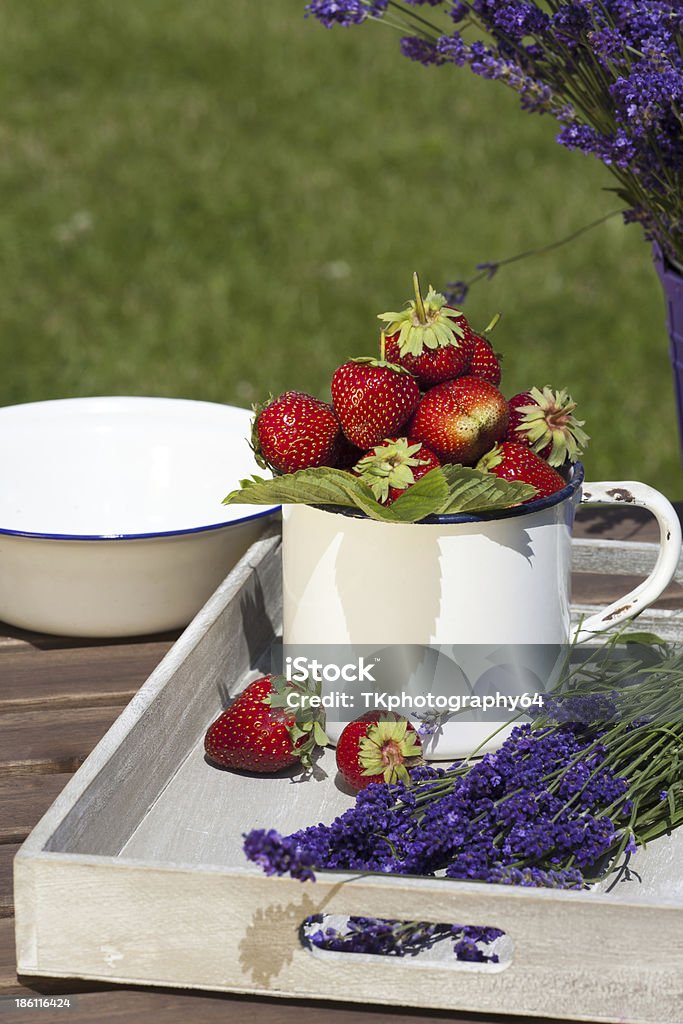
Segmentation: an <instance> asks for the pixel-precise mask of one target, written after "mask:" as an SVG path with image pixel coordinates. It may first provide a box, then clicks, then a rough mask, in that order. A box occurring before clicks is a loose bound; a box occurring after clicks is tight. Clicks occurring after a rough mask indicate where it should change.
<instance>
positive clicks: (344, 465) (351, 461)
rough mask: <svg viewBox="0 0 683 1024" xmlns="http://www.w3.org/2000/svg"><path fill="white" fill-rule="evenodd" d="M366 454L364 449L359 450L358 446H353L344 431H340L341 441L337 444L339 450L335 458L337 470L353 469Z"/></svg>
mask: <svg viewBox="0 0 683 1024" xmlns="http://www.w3.org/2000/svg"><path fill="white" fill-rule="evenodd" d="M364 454H365V452H364V450H363V449H362V448H358V447H357V445H355V444H351V442H350V441H349V439H348V437H346V435H345V434H344V432H343V431H341V430H340V431H339V440H338V442H337V448H336V451H335V456H334V463H333V465H334V466H335V468H336V469H351V467H352V466H355V465H356V463H357V462H358V460H359V459H362V458H363V455H364Z"/></svg>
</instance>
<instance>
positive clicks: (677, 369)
mask: <svg viewBox="0 0 683 1024" xmlns="http://www.w3.org/2000/svg"><path fill="white" fill-rule="evenodd" d="M653 255H654V263H655V269H656V270H657V273H658V274H659V280H660V281H661V282H662V288H663V289H664V298H665V301H666V325H667V329H668V331H669V358H670V359H671V368H672V370H673V373H674V387H675V389H676V409H677V412H678V434H679V437H680V439H681V451H682V452H683V276H681V274H679V273H678V272H677V271H676V270H673V269H672V268H671V267H670V266H667V264H666V262H665V260H664V257H663V256H662V253H661V250H660V249H659V247H658V246H654V250H653Z"/></svg>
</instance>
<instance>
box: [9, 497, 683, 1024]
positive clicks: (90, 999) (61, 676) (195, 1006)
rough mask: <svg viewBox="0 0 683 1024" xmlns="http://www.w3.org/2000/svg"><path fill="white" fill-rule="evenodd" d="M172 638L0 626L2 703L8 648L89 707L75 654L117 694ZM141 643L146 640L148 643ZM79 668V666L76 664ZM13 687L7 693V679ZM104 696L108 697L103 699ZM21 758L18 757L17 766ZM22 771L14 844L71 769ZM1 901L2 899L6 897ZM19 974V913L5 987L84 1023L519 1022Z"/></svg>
mask: <svg viewBox="0 0 683 1024" xmlns="http://www.w3.org/2000/svg"><path fill="white" fill-rule="evenodd" d="M576 535H577V536H588V537H591V538H594V539H598V538H608V539H609V538H616V537H619V538H620V539H628V540H635V541H642V542H645V543H648V542H652V541H654V540H655V539H656V530H655V529H654V528H653V524H652V522H651V520H650V517H649V516H647V515H646V514H643V513H641V511H640V510H638V509H627V508H624V509H615V510H613V509H582V510H581V511H580V515H579V521H578V523H577V529H576ZM631 582H632V581H631V580H628V579H624V578H623V577H622V578H621V579H614V578H612V580H611V581H609V580H607V581H606V580H605V577H604V575H603V574H602V573H600V574H597V576H596V578H593V577H591V576H589V575H586V574H583V575H582V576H577V577H576V580H575V591H574V597H575V600H578V601H585V602H586V603H592V604H606V603H609V601H611V600H613V599H614V598H615V597H617V596H618V595H619V594H620V593H622V592H623V590H624V589H626V588H627V587H629V586H630V585H631ZM670 590H671V591H672V592H671V593H668V594H667V597H666V599H665V600H664V601H663V602H660V603H662V604H663V605H664V606H667V607H669V608H673V609H676V608H678V607H679V606H680V598H679V595H678V594H677V593H676V592H673V588H670ZM641 623H642V620H639V624H641ZM173 639H174V638H173V637H172V636H164V637H157V638H150V639H149V640H148V641H146V642H145V641H143V640H141V641H135V642H132V643H131V642H130V641H123V642H121V643H116V642H111V641H106V642H104V643H101V642H97V641H90V640H87V641H78V640H73V639H66V638H55V637H44V636H39V635H36V634H29V633H26V632H24V631H21V630H15V629H13V628H11V627H3V626H1V625H0V658H2V661H0V709H1V708H2V696H3V694H4V692H5V689H6V687H5V681H6V680H7V679H9V678H10V676H9V672H6V671H5V670H6V668H7V666H8V665H9V656H10V654H11V653H14V654H16V653H17V652H19V653H21V654H22V657H23V656H24V655H25V654H26V653H28V654H29V655H30V656H31V657H34V664H35V665H36V668H37V666H38V664H39V663H40V665H41V666H45V667H44V668H41V669H40V673H44V674H41V676H40V678H42V679H45V680H46V689H45V691H44V692H45V693H48V692H49V693H51V694H52V695H53V699H54V700H56V701H60V700H61V701H65V702H66V703H62V704H61V707H64V708H66V707H67V706H70V707H74V708H79V707H80V708H83V707H87V706H89V707H90V708H91V709H92V708H93V703H95V702H97V701H101V693H100V692H97V691H95V693H93V690H92V687H90V688H88V680H87V678H86V677H85V676H86V674H85V673H84V674H82V675H81V677H80V678H81V682H82V683H83V684H84V686H83V688H82V690H81V692H80V694H79V693H78V692H77V689H76V688H75V687H74V688H70V685H69V683H70V677H71V676H72V674H73V672H72V663H73V662H78V661H79V659H87V658H89V657H91V656H92V657H93V658H94V661H93V662H92V671H93V676H94V678H95V679H97V678H99V676H100V673H101V674H102V676H103V677H106V678H109V679H110V680H111V683H110V684H107V683H106V682H105V684H104V685H105V686H107V685H110V693H111V694H117V693H118V694H119V695H121V694H123V693H124V692H125V688H126V687H127V686H133V687H134V686H135V685H139V684H140V683H142V682H143V681H144V679H145V678H146V676H147V675H148V674H149V670H150V668H151V666H150V664H149V662H148V661H147V660H146V659H149V661H152V662H153V661H154V659H155V658H156V660H158V661H160V660H161V658H162V657H163V655H164V654H165V653H166V651H167V650H168V648H169V646H170V644H171V643H172V641H173ZM121 648H136V651H135V656H134V657H132V658H129V657H128V653H127V652H124V653H123V654H119V652H120V651H121ZM144 648H146V651H145V650H144ZM62 653H63V654H65V657H64V660H59V658H58V659H57V660H56V661H53V660H52V659H54V658H55V656H57V655H61V654H62ZM110 655H113V658H111V659H110V657H109V656H110ZM72 659H73V662H72ZM117 659H120V660H119V661H118V664H119V666H121V665H123V664H125V665H126V669H125V672H126V673H127V674H126V675H125V678H123V677H120V678H117V676H116V671H115V670H113V671H111V673H110V669H109V666H110V665H111V664H112V662H113V661H116V660H117ZM138 659H139V660H138ZM136 664H137V669H136ZM47 666H49V667H47ZM20 671H23V670H20ZM75 674H76V675H78V672H76V673H75ZM136 676H137V678H136ZM24 678H26V677H24ZM48 681H49V682H48ZM7 691H8V692H9V684H8V686H7ZM88 694H90V695H88ZM92 697H94V701H93V703H89V702H90V700H91V698H92ZM9 699H11V700H16V694H15V697H12V698H9ZM108 699H109V698H106V697H105V698H104V700H105V701H106V700H108ZM113 699H114V700H117V699H118V698H117V697H113ZM19 700H20V701H21V694H19ZM38 700H39V697H38ZM22 706H23V704H22ZM35 706H36V705H35V704H32V707H33V708H35ZM106 706H107V705H106V704H101V706H100V709H99V710H103V708H104V707H106ZM7 710H10V708H9V707H8V708H7ZM11 710H12V711H13V712H16V711H17V710H18V708H17V707H16V704H15V705H14V706H13V707H12V708H11ZM1 722H2V714H1V712H0V724H1ZM15 724H16V723H15ZM37 726H38V728H39V723H37V720H36V718H35V717H34V716H33V714H31V715H29V716H27V717H26V718H25V720H24V727H25V736H26V747H27V749H28V748H29V747H31V746H32V742H31V733H32V732H33V731H34V729H35V728H36V727H37ZM90 726H91V727H93V730H94V732H96V728H95V724H94V721H93V720H90ZM100 728H101V730H102V731H104V729H105V728H106V722H105V721H104V720H100ZM93 734H94V733H93ZM96 738H97V737H96ZM2 752H3V748H2V747H1V746H0V756H1V755H2ZM39 763H40V764H42V765H44V766H45V768H44V769H43V770H46V771H52V772H54V771H58V770H59V766H58V765H57V764H56V762H55V761H54V759H50V758H49V757H44V756H43V757H42V758H41V759H39ZM48 766H49V767H48ZM17 767H18V766H17V765H15V770H16V769H17ZM26 770H27V771H28V772H29V774H25V773H24V772H23V771H17V773H16V774H13V775H9V776H5V777H2V776H0V842H4V843H5V844H12V843H16V842H18V841H20V840H21V839H22V838H23V837H24V835H25V833H26V831H27V829H28V828H29V827H31V826H32V825H33V824H35V822H36V821H37V819H38V817H40V815H41V814H42V813H43V811H44V810H45V807H46V805H47V804H48V803H49V802H51V799H52V797H53V795H54V793H55V792H56V791H57V789H59V788H61V785H62V784H63V782H65V781H66V780H67V779H68V778H69V776H68V775H65V774H61V775H35V774H30V773H32V772H33V771H34V770H35V765H34V764H32V763H31V762H30V761H28V762H26ZM70 770H72V769H70ZM43 782H45V783H49V784H51V785H52V787H53V789H52V790H50V792H49V793H48V791H47V790H45V789H42V790H41V788H40V786H39V785H38V784H39V783H43ZM14 783H16V787H17V788H16V791H15V790H13V784H14ZM4 898H5V903H7V901H8V894H7V893H6V894H5V897H4ZM0 905H2V904H1V903H0ZM396 966H398V965H396ZM22 981H23V984H22V983H21V982H19V981H18V980H17V978H16V974H15V958H14V943H13V922H12V920H11V918H0V995H2V994H3V993H7V994H9V993H15V994H18V995H23V996H31V995H36V994H37V993H41V992H43V993H50V992H61V993H64V992H74V993H79V994H78V995H77V997H76V1001H75V1002H74V1004H73V1005H72V1007H71V1009H70V1010H68V1011H64V1012H65V1013H68V1014H69V1016H70V1019H72V1020H74V1021H83V1024H86V1022H87V1024H91V1022H92V1021H94V1020H97V1021H102V1022H104V1024H106V1022H108V1021H112V1022H115V1021H116V1022H118V1021H121V1022H123V1021H125V1022H126V1024H128V1022H131V1024H138V1022H140V1024H142V1022H143V1021H146V1019H147V1018H149V1017H150V1016H151V1015H152V1014H153V1015H154V1016H155V1017H158V1018H159V1019H160V1020H164V1021H166V1020H168V1021H169V1024H170V1022H172V1021H175V1020H178V1021H181V1020H182V1021H183V1022H184V1021H186V1020H188V1019H198V1020H205V1021H207V1024H208V1022H210V1021H213V1020H214V1019H216V1020H218V1018H219V1016H220V1019H221V1021H223V1020H243V1019H244V1020H246V1019H250V1020H253V1022H254V1024H261V1022H263V1024H265V1022H269V1024H289V1022H290V1021H292V1022H293V1021H294V1019H295V1017H296V1019H297V1020H298V1021H300V1022H302V1021H308V1020H310V1021H311V1024H313V1021H314V1020H319V1019H320V1017H321V1016H324V1017H325V1019H329V1020H331V1021H334V1022H335V1024H336V1022H337V1021H339V1024H342V1022H344V1024H346V1022H348V1024H354V1022H355V1021H365V1020H367V1022H368V1024H370V1022H371V1021H372V1022H374V1024H384V1022H385V1021H387V1022H388V1021H389V1019H392V1020H396V1019H398V1020H399V1021H403V1022H405V1024H413V1022H417V1021H418V1020H419V1021H425V1022H426V1021H428V1020H449V1021H451V1022H452V1024H464V1022H471V1024H494V1022H496V1024H497V1022H500V1024H503V1022H505V1024H515V1022H516V1021H520V1019H521V1018H520V1017H518V1016H517V1017H514V1018H507V1017H500V1016H496V1015H491V1014H486V1016H485V1017H482V1016H481V1015H476V1016H471V1015H469V1014H466V1013H457V1014H454V1013H453V1012H452V1011H449V1012H443V1013H442V1012H440V1011H437V1010H433V1011H416V1010H405V1009H404V1010H401V1009H399V1008H398V1007H396V1008H394V1007H392V1008H391V1009H390V1010H382V1009H381V1008H380V1007H376V1008H368V1007H367V1006H365V1007H361V1006H359V1005H355V1006H348V1007H345V1006H340V1005H339V1004H330V1003H327V1002H324V1003H323V1002H319V1001H310V1000H303V1001H302V1000H286V1001H283V1000H280V999H267V998H254V997H248V996H237V995H230V996H226V995H206V994H201V995H200V994H198V993H196V994H188V993H181V992H180V991H178V990H175V991H174V990H162V989H158V990H153V991H147V990H144V989H140V988H136V989H134V990H129V989H122V988H114V989H107V988H106V987H105V986H104V985H98V984H96V983H88V982H76V981H74V980H70V979H65V980H63V981H59V980H56V979H38V978H31V979H22ZM29 986H30V987H29ZM49 1012H50V1011H48V1010H41V1009H35V1010H27V1009H22V1010H17V1011H16V1019H17V1020H22V1021H25V1022H26V1021H32V1020H34V1019H35V1020H36V1021H38V1020H40V1021H42V1020H45V1014H46V1013H49ZM52 1012H54V1011H52ZM0 1015H2V1016H3V1019H5V1017H7V1019H15V1018H14V1011H13V1007H12V1004H11V1003H9V1002H8V1001H7V1000H4V1001H3V1003H2V1005H0ZM682 1019H683V1017H682ZM534 1020H535V1021H537V1022H538V1024H543V1022H544V1021H545V1024H553V1022H554V1020H555V1018H553V1019H552V1020H551V1018H539V1017H534ZM666 1024H672V1022H670V1021H667V1022H666Z"/></svg>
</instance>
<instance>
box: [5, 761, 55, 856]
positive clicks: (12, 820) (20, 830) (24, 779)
mask: <svg viewBox="0 0 683 1024" xmlns="http://www.w3.org/2000/svg"><path fill="white" fill-rule="evenodd" d="M70 778H71V775H70V774H55V775H47V774H30V775H10V776H8V777H5V778H3V777H2V776H0V843H21V842H23V841H24V839H26V837H27V836H28V834H29V832H30V831H31V829H32V828H33V827H34V825H36V824H37V822H38V821H40V819H41V818H42V816H43V815H44V814H45V811H46V810H47V809H48V807H49V806H50V805H51V804H52V803H54V801H55V800H56V798H57V797H58V796H59V794H60V793H61V791H62V790H63V789H64V787H65V786H66V784H67V782H68V781H69V779H70Z"/></svg>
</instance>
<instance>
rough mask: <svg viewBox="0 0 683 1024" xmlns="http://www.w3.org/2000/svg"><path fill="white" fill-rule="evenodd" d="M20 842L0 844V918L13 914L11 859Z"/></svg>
mask: <svg viewBox="0 0 683 1024" xmlns="http://www.w3.org/2000/svg"><path fill="white" fill-rule="evenodd" d="M20 845H21V844H20V843H5V844H4V845H2V846H0V918H2V917H12V916H13V914H14V886H13V884H12V861H13V860H14V855H15V853H16V852H17V850H18V849H19V846H20Z"/></svg>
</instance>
